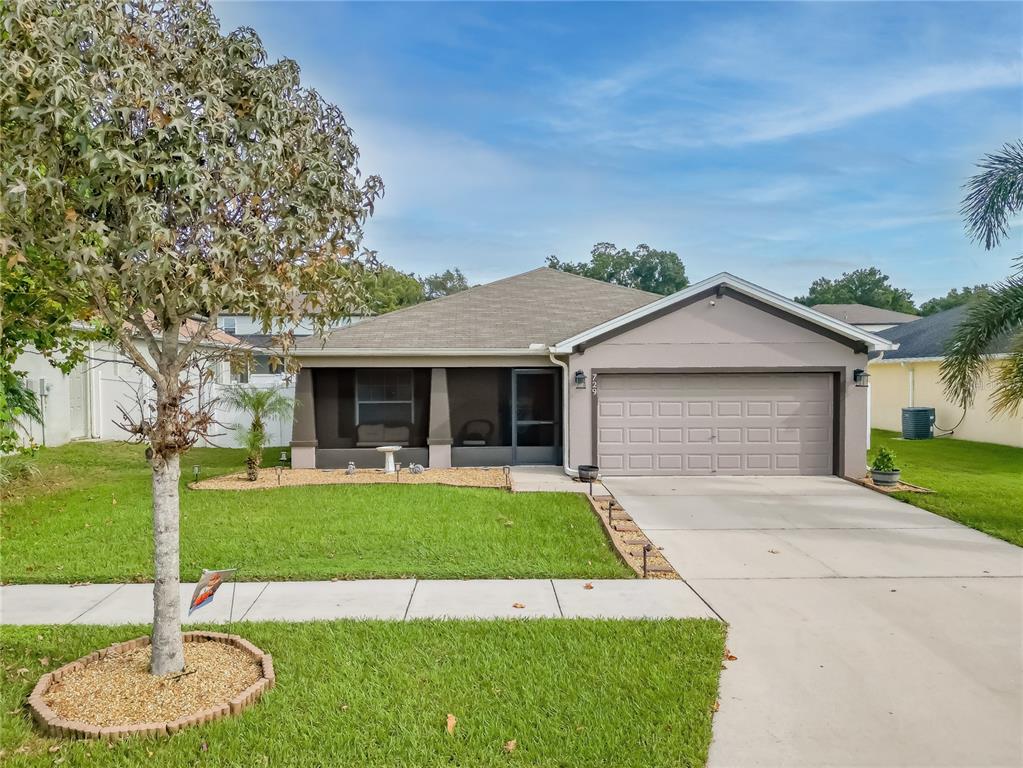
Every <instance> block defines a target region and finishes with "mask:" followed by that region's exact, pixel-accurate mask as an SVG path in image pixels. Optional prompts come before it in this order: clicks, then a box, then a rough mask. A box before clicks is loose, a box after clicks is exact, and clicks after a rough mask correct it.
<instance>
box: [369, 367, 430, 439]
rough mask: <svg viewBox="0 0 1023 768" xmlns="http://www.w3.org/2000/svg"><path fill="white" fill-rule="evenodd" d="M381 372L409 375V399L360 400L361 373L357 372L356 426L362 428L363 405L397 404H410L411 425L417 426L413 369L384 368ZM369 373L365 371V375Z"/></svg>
mask: <svg viewBox="0 0 1023 768" xmlns="http://www.w3.org/2000/svg"><path fill="white" fill-rule="evenodd" d="M380 370H381V371H386V372H387V373H404V374H407V375H408V388H409V399H408V400H362V399H360V398H359V372H358V371H356V372H355V426H357V427H358V426H360V425H361V424H362V410H361V409H362V404H363V403H365V404H366V405H394V404H396V403H397V404H400V403H408V414H409V424H415V423H416V409H415V401H416V377H415V376H414V375H413V374H412V369H411V368H382V369H380ZM376 372H377V371H373V373H376ZM367 373H370V372H369V371H364V372H363V374H364V375H365V374H367Z"/></svg>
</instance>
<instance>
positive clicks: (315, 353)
mask: <svg viewBox="0 0 1023 768" xmlns="http://www.w3.org/2000/svg"><path fill="white" fill-rule="evenodd" d="M290 354H291V355H292V356H293V357H487V356H491V357H494V356H500V357H512V356H522V355H542V356H544V357H546V356H547V354H548V350H547V347H546V346H545V347H543V348H542V349H529V348H526V349H464V348H457V347H454V348H433V349H426V348H417V349H401V348H393V347H388V348H383V349H379V348H378V349H372V348H355V347H318V348H309V347H302V348H296V347H292V349H291V353H290Z"/></svg>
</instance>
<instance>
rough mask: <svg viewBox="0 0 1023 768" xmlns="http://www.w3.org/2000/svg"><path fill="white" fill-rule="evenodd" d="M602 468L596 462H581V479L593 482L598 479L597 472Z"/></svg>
mask: <svg viewBox="0 0 1023 768" xmlns="http://www.w3.org/2000/svg"><path fill="white" fill-rule="evenodd" d="M599 471H600V469H599V468H598V467H597V465H596V464H580V465H579V479H580V480H582V481H583V482H584V483H587V482H592V481H594V480H596V479H597V473H598V472H599Z"/></svg>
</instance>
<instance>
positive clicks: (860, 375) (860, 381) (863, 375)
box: [853, 368, 870, 387]
mask: <svg viewBox="0 0 1023 768" xmlns="http://www.w3.org/2000/svg"><path fill="white" fill-rule="evenodd" d="M869 382H870V374H869V373H867V372H866V371H865V370H863V369H862V368H857V369H856V370H855V371H853V384H855V385H856V386H857V387H865V386H867V385H868V383H869Z"/></svg>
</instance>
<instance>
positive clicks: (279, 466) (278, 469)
mask: <svg viewBox="0 0 1023 768" xmlns="http://www.w3.org/2000/svg"><path fill="white" fill-rule="evenodd" d="M283 469H284V467H283V466H282V465H280V464H278V465H277V485H280V484H281V471H282V470H283Z"/></svg>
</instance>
